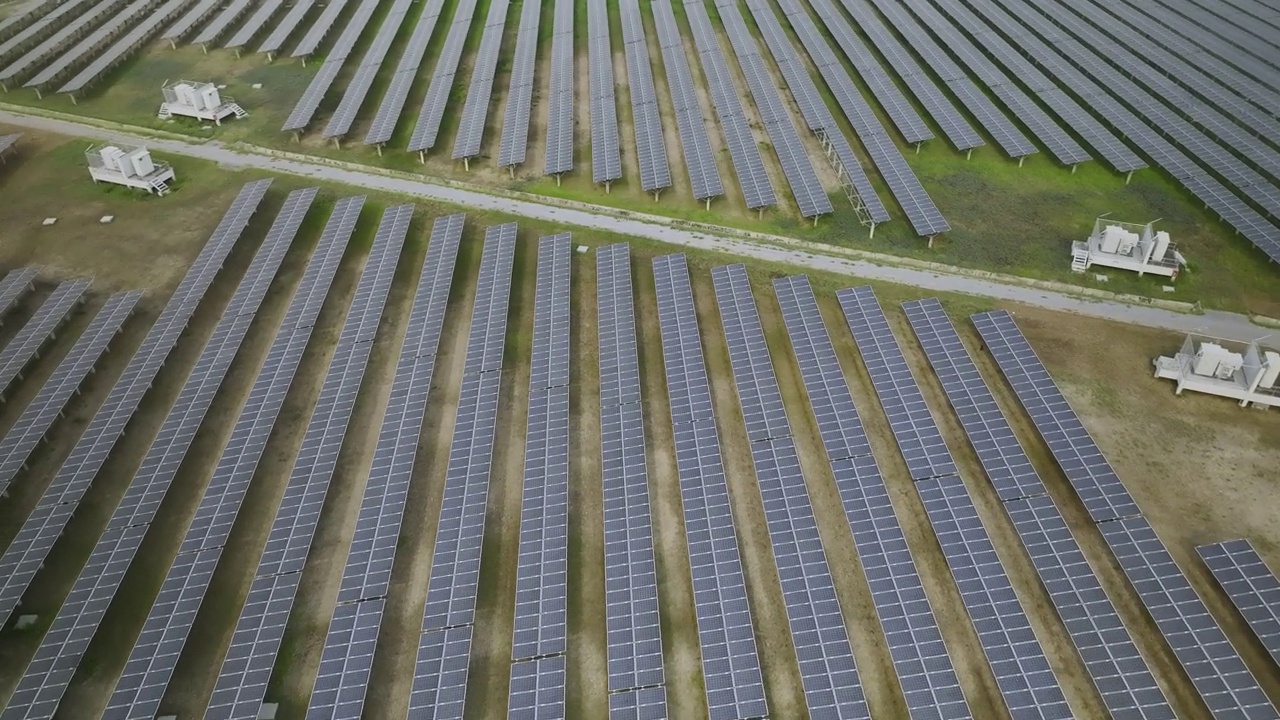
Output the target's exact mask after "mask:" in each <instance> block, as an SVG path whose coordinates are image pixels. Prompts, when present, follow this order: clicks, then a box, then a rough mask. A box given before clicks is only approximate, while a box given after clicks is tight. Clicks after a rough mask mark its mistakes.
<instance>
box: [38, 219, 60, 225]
mask: <svg viewBox="0 0 1280 720" xmlns="http://www.w3.org/2000/svg"><path fill="white" fill-rule="evenodd" d="M56 222H58V218H45V219H44V222H43V223H41V225H52V224H54V223H56Z"/></svg>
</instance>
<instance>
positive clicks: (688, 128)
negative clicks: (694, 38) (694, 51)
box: [649, 0, 724, 204]
mask: <svg viewBox="0 0 1280 720" xmlns="http://www.w3.org/2000/svg"><path fill="white" fill-rule="evenodd" d="M649 7H650V8H651V9H652V10H653V21H654V25H655V26H656V27H657V29H658V44H659V46H661V48H662V64H663V68H664V69H665V71H666V75H667V89H668V90H669V91H670V92H671V104H672V106H673V108H674V109H675V113H676V128H677V129H678V130H679V131H680V148H681V149H682V150H683V151H684V164H685V169H686V170H687V171H688V172H689V185H690V188H691V189H692V191H693V197H694V199H695V200H706V201H708V204H709V201H710V199H711V198H714V197H719V196H721V195H723V194H724V185H723V183H722V182H721V180H720V169H719V168H718V167H716V158H715V155H714V154H713V153H712V151H711V138H710V137H709V136H708V134H707V121H706V118H704V117H703V116H702V108H701V106H699V105H698V96H697V94H696V91H695V90H694V82H693V74H692V73H691V72H690V70H689V61H688V59H687V58H686V57H685V54H684V43H683V40H682V38H681V36H680V30H679V28H678V27H677V26H676V18H675V15H674V14H673V13H672V11H671V3H670V2H669V0H654V2H652V3H651V4H650V5H649Z"/></svg>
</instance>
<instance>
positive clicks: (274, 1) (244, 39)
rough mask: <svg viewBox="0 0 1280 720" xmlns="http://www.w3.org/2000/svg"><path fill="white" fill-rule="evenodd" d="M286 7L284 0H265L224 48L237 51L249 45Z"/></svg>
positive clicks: (224, 44)
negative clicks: (281, 9)
mask: <svg viewBox="0 0 1280 720" xmlns="http://www.w3.org/2000/svg"><path fill="white" fill-rule="evenodd" d="M283 6H284V0H264V1H263V3H262V4H261V5H259V6H258V8H257V9H256V10H254V11H253V14H252V15H250V16H249V19H248V20H245V21H244V24H243V25H241V26H240V29H239V30H236V33H235V34H234V35H232V36H231V39H230V40H228V41H227V42H225V43H223V44H222V47H224V48H228V49H230V50H236V51H237V52H238V51H239V50H240V48H243V47H245V46H246V45H248V44H249V43H250V42H251V41H252V40H253V39H254V38H255V37H257V36H258V34H259V33H260V32H262V28H263V26H264V25H266V24H267V21H269V20H270V19H271V18H273V17H275V15H276V13H278V12H280V8H281V7H283Z"/></svg>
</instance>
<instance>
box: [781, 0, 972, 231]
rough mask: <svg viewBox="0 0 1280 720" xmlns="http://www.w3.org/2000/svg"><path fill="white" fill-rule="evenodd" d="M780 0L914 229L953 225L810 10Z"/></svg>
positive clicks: (820, 3)
mask: <svg viewBox="0 0 1280 720" xmlns="http://www.w3.org/2000/svg"><path fill="white" fill-rule="evenodd" d="M779 4H780V5H781V7H782V9H783V12H784V14H785V15H786V16H787V20H788V21H789V22H790V23H791V27H792V29H794V30H795V31H796V34H797V35H798V36H799V37H800V42H801V43H803V44H804V47H805V49H806V50H807V51H808V53H809V57H810V58H812V59H813V62H814V64H815V65H817V66H818V72H820V73H821V74H822V77H823V79H824V80H825V81H826V84H827V87H828V88H829V89H830V90H831V92H832V94H833V95H835V97H836V102H838V103H839V104H840V107H841V109H842V110H843V111H844V114H845V117H846V118H847V119H848V120H849V122H850V123H851V124H852V125H853V129H854V132H856V133H857V134H858V139H859V140H861V141H862V145H863V147H864V148H866V151H867V154H868V155H869V156H870V157H871V161H872V163H874V164H875V166H876V169H877V170H879V171H880V175H881V177H883V178H884V180H885V183H886V184H888V186H889V192H890V193H892V194H893V196H894V197H895V198H896V199H897V200H898V204H899V205H901V206H902V210H903V212H904V213H905V214H906V216H907V220H908V222H910V223H911V227H912V228H913V229H914V230H915V232H916V234H917V235H921V236H932V235H936V234H937V233H940V232H946V231H947V230H949V229H950V225H948V224H947V221H946V219H945V218H943V217H942V213H941V212H939V211H938V208H937V206H936V205H934V203H933V200H932V199H931V198H930V197H929V195H928V193H926V192H925V190H924V186H922V185H921V184H920V181H919V179H918V178H916V175H915V173H914V172H913V171H912V170H911V168H910V167H909V166H908V165H907V161H906V160H904V159H903V157H902V154H901V153H900V152H898V148H897V146H896V145H895V144H894V142H893V140H892V139H891V138H890V137H889V135H888V133H886V132H885V130H884V127H883V126H882V125H881V124H880V120H879V119H878V118H877V117H876V114H875V111H873V110H872V109H871V106H870V105H868V104H867V101H866V100H864V99H863V97H862V94H861V93H859V92H858V89H857V88H856V87H855V86H854V85H853V81H852V80H850V78H849V75H848V73H846V72H845V70H844V67H843V66H842V64H841V63H840V60H839V59H838V58H836V56H835V53H833V52H832V51H831V48H830V46H828V45H827V44H826V40H824V39H823V37H822V35H821V34H820V33H819V32H818V29H817V27H815V26H814V24H813V21H812V19H810V17H809V15H808V13H807V12H806V11H805V10H804V9H803V8H802V7H801V6H800V4H799V3H798V2H797V0H779ZM813 4H814V7H815V8H816V9H818V10H819V14H820V15H823V17H824V22H825V23H826V25H827V27H828V28H832V27H835V28H841V27H843V29H844V31H846V32H847V33H849V34H850V36H851V35H852V30H850V29H849V28H848V25H847V24H843V23H844V21H843V19H839V20H838V22H837V18H838V16H837V15H836V10H835V8H834V7H831V6H830V4H829V3H828V0H813ZM824 5H825V10H824ZM828 16H830V17H828ZM836 36H837V38H839V37H841V34H840V33H839V32H837V33H836ZM846 52H847V51H846ZM865 76H866V75H865V73H864V77H865ZM900 127H901V126H900ZM868 185H869V183H868ZM859 194H860V195H861V196H862V197H863V199H864V202H868V201H867V200H866V199H867V198H869V197H873V196H874V190H873V189H872V188H870V187H867V188H861V189H859ZM871 210H873V211H874V207H871ZM871 217H872V219H873V220H875V219H876V217H877V214H876V213H875V212H872V213H871ZM879 217H880V218H881V221H883V220H887V219H888V213H887V212H885V213H883V214H882V215H879Z"/></svg>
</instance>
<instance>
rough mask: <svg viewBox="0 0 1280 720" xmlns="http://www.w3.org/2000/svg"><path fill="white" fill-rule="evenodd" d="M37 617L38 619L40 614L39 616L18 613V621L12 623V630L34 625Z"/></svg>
mask: <svg viewBox="0 0 1280 720" xmlns="http://www.w3.org/2000/svg"><path fill="white" fill-rule="evenodd" d="M39 619H40V616H39V615H34V614H32V615H19V616H18V622H17V623H15V624H14V626H13V629H14V630H26V629H27V628H29V627H31V626H32V625H35V624H36V620H39Z"/></svg>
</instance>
